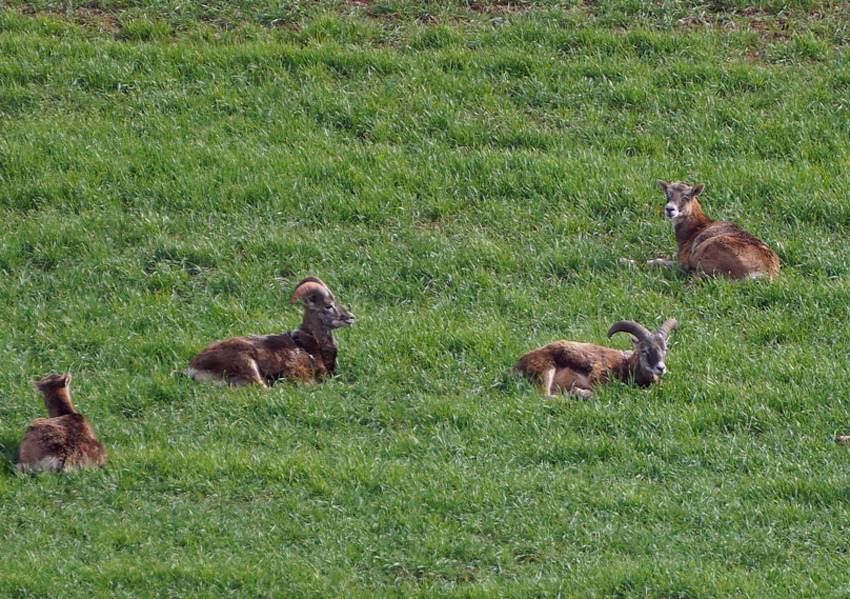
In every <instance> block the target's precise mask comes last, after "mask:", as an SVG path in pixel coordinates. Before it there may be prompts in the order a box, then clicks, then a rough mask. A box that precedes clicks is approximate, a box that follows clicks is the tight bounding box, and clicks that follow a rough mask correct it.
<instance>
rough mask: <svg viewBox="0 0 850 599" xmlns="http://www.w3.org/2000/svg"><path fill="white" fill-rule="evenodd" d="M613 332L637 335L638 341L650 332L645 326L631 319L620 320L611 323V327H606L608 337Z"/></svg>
mask: <svg viewBox="0 0 850 599" xmlns="http://www.w3.org/2000/svg"><path fill="white" fill-rule="evenodd" d="M614 333H630V334H632V335H634V336H635V337H637V338H638V341H642V340H644V339H646V338H647V337H649V336H650V335H651V334H652V333H650V332H649V331H648V330H647V329H646V327H644V326H642V325H639V324H638V323H636V322H635V321H633V320H621V321H620V322H615V323H614V324H612V325H611V328H610V329H608V337H609V338H610V337H611V335H613V334H614Z"/></svg>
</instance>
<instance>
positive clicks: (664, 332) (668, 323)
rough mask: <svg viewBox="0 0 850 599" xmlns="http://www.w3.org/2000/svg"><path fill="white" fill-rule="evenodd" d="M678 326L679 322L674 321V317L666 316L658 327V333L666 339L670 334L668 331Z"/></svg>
mask: <svg viewBox="0 0 850 599" xmlns="http://www.w3.org/2000/svg"><path fill="white" fill-rule="evenodd" d="M678 328H679V323H678V322H677V321H676V319H675V318H668V319H667V320H665V321H664V324H662V325H661V326H660V327H659V328H658V334H659V335H661V336H662V337H664V338H665V339H666V338H667V336H668V335H669V334H670V331H672V330H674V329H678Z"/></svg>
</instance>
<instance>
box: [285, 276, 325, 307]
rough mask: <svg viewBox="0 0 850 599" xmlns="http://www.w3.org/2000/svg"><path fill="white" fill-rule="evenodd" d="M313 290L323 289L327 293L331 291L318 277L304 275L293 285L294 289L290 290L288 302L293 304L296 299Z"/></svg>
mask: <svg viewBox="0 0 850 599" xmlns="http://www.w3.org/2000/svg"><path fill="white" fill-rule="evenodd" d="M313 291H323V292H325V293H328V294H329V293H330V292H331V291H330V289H328V286H327V285H325V284H324V282H322V280H321V279H319V278H318V277H306V278H304V279H302V280H301V281H300V282H299V283H298V285H296V286H295V291H293V292H292V297H291V298H290V300H289V303H291V304H294V303H295V302H296V301H297V300H299V299H300V298H302V297H304V296H305V295H307V294H308V293H312V292H313Z"/></svg>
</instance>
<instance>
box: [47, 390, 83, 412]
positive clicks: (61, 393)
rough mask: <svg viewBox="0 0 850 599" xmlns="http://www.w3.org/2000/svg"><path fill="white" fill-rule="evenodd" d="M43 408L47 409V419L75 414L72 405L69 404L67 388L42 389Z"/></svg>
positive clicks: (69, 394) (69, 395) (69, 396)
mask: <svg viewBox="0 0 850 599" xmlns="http://www.w3.org/2000/svg"><path fill="white" fill-rule="evenodd" d="M44 407H45V408H47V416H48V417H49V418H56V417H57V416H65V415H66V414H76V413H77V411H76V410H75V409H74V405H73V404H72V403H71V392H70V391H69V390H68V387H59V388H58V389H44Z"/></svg>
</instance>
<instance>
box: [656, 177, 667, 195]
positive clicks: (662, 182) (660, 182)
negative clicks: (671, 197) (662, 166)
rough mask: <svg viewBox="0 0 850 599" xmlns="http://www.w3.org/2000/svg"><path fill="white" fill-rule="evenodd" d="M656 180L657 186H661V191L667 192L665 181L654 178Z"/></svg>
mask: <svg viewBox="0 0 850 599" xmlns="http://www.w3.org/2000/svg"><path fill="white" fill-rule="evenodd" d="M656 181H658V187H660V188H661V191H663V192H664V193H667V183H666V182H664V181H662V180H661V179H656Z"/></svg>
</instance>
